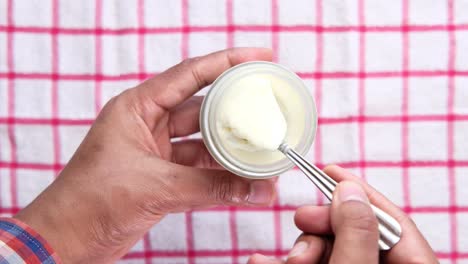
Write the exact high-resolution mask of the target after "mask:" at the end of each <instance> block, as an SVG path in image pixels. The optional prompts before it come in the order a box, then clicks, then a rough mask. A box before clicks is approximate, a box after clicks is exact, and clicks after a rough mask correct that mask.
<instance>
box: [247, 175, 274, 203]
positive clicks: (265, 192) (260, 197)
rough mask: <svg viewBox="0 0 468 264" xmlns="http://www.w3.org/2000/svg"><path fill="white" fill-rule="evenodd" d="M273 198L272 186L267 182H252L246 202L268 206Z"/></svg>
mask: <svg viewBox="0 0 468 264" xmlns="http://www.w3.org/2000/svg"><path fill="white" fill-rule="evenodd" d="M272 196H273V188H272V184H271V183H270V182H268V181H253V182H252V183H251V184H250V193H249V198H248V199H247V201H248V202H249V203H252V204H268V203H270V202H271V199H272Z"/></svg>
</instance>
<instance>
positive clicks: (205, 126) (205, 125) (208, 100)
mask: <svg viewBox="0 0 468 264" xmlns="http://www.w3.org/2000/svg"><path fill="white" fill-rule="evenodd" d="M253 65H255V66H258V65H261V66H267V67H270V68H273V69H276V70H278V69H279V70H281V71H283V72H285V73H287V74H288V75H290V77H291V78H292V79H296V80H298V81H299V82H300V83H301V84H302V85H301V87H297V88H296V89H302V90H304V91H305V93H304V94H305V95H306V97H307V98H305V101H309V103H310V104H311V105H310V106H311V107H312V109H309V110H310V112H311V114H312V117H313V118H312V120H311V126H312V129H310V131H309V132H308V133H306V135H307V138H306V140H305V142H304V144H305V145H304V146H302V147H303V149H301V150H300V153H301V154H306V153H307V152H308V151H309V150H310V147H311V146H312V142H313V140H314V138H315V133H316V130H317V123H318V122H317V110H316V104H315V101H314V99H313V97H312V95H311V94H310V92H309V90H308V89H306V88H307V87H306V86H305V84H304V82H303V80H302V79H301V78H300V77H299V76H297V74H295V73H294V72H293V71H292V70H290V69H288V68H287V67H285V66H283V65H280V64H277V63H272V62H267V61H250V62H245V63H241V64H238V65H236V66H234V67H231V68H230V69H228V70H226V71H225V72H223V73H222V74H221V75H220V76H218V78H216V80H215V81H214V82H213V84H212V85H211V89H210V90H209V91H208V92H207V94H206V96H205V98H204V100H203V103H202V106H201V110H200V121H199V122H200V131H201V134H202V137H203V141H204V143H205V145H206V147H207V149H208V151H209V152H210V154H211V155H212V156H213V158H214V159H215V160H216V161H217V162H218V163H219V164H220V165H222V166H223V167H224V168H226V169H227V170H229V171H231V172H232V173H234V174H237V175H240V176H243V177H247V178H254V179H262V178H270V177H273V176H275V175H279V174H281V173H284V172H286V171H288V170H290V169H291V168H292V167H294V164H293V163H292V162H289V161H288V162H287V163H285V165H283V166H281V167H279V168H276V169H273V170H267V171H262V172H259V171H250V170H246V169H244V168H242V167H239V166H238V165H236V163H239V162H237V161H235V162H234V161H231V160H229V159H228V158H226V157H225V156H224V155H223V153H222V152H221V151H220V150H219V149H218V146H217V145H216V143H215V142H214V140H213V134H212V131H211V129H210V125H209V122H208V118H209V113H210V109H211V107H212V104H213V100H214V99H213V98H215V95H216V93H217V92H218V91H219V87H222V86H220V85H219V83H220V82H221V81H222V80H224V79H225V78H226V77H227V76H228V75H229V74H231V73H232V72H233V71H236V70H238V69H239V68H245V67H248V66H253ZM304 88H305V89H304ZM306 129H307V128H306Z"/></svg>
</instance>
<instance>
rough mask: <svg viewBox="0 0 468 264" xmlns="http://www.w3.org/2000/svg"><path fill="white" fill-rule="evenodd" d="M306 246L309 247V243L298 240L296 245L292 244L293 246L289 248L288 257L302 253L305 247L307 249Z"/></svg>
mask: <svg viewBox="0 0 468 264" xmlns="http://www.w3.org/2000/svg"><path fill="white" fill-rule="evenodd" d="M308 247H309V244H307V243H306V242H304V241H299V242H298V243H297V244H296V245H294V247H293V248H292V249H291V252H289V255H288V258H292V257H295V256H299V255H301V254H302V253H304V251H306V249H307V248H308Z"/></svg>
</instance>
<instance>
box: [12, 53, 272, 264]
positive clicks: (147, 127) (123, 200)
mask: <svg viewBox="0 0 468 264" xmlns="http://www.w3.org/2000/svg"><path fill="white" fill-rule="evenodd" d="M251 60H271V50H269V49H260V48H239V49H230V50H225V51H221V52H216V53H213V54H210V55H207V56H204V57H198V58H194V59H188V60H186V61H184V62H182V63H180V64H178V65H176V66H174V67H172V68H170V69H169V70H167V71H165V72H163V73H161V74H159V75H157V76H155V77H154V78H152V79H150V80H148V81H146V82H144V83H142V84H140V85H138V86H137V87H135V88H132V89H129V90H127V91H125V92H124V93H122V94H120V95H119V96H117V97H114V98H113V99H112V100H111V101H110V102H109V103H107V104H106V106H105V107H104V109H103V110H102V111H101V113H100V114H99V116H98V118H97V119H96V121H95V123H94V124H93V126H92V127H91V129H90V131H89V133H88V135H87V136H86V138H85V139H84V141H83V142H82V144H81V145H80V147H79V149H78V150H77V151H76V153H75V154H74V156H73V158H72V159H71V161H70V162H69V163H68V165H67V166H66V167H65V169H64V170H63V171H62V172H61V174H60V176H59V177H58V179H57V180H56V181H55V182H53V183H52V185H51V186H49V187H48V188H47V189H46V190H45V191H44V192H43V193H42V194H41V195H40V196H39V197H38V198H37V199H36V200H34V202H32V203H31V204H30V205H29V206H28V207H27V208H25V209H23V210H21V211H20V212H19V213H18V214H17V215H16V216H15V217H16V218H17V219H19V220H21V221H23V222H25V223H26V224H29V225H30V226H31V227H33V228H34V229H35V230H36V231H38V232H39V233H40V234H41V235H42V236H43V237H44V238H45V239H46V240H47V241H48V242H49V243H50V244H51V245H52V247H53V248H54V249H55V250H56V251H57V253H58V254H59V256H60V257H61V259H62V260H63V262H65V263H109V262H113V261H115V260H117V259H118V258H120V257H121V256H123V255H124V254H125V253H126V252H127V251H128V250H129V249H130V248H131V247H132V246H133V245H134V243H136V241H137V240H138V239H140V238H141V237H142V236H143V235H144V233H145V232H147V231H148V230H149V229H150V228H151V226H153V225H154V224H155V223H157V222H158V221H159V220H160V219H161V218H162V217H164V216H165V215H166V214H168V213H173V212H182V211H186V210H190V209H194V208H204V207H210V206H215V205H220V204H227V205H238V206H246V205H247V206H254V205H267V204H269V203H270V202H271V201H272V200H273V198H274V195H275V189H274V181H273V180H255V181H252V180H247V179H244V178H241V177H238V176H236V175H234V174H232V173H229V172H227V171H225V170H222V169H221V167H220V166H219V165H217V164H216V162H215V161H214V160H213V159H212V157H211V156H210V155H209V153H208V152H207V150H206V148H205V147H204V145H203V143H202V142H201V141H200V140H183V141H180V142H177V143H172V142H171V139H172V138H176V137H184V136H187V135H190V134H193V133H195V132H197V131H199V124H198V119H199V118H198V116H199V110H200V105H201V99H202V98H199V97H192V95H193V94H194V93H196V92H197V91H198V90H199V89H201V88H203V87H204V86H206V85H208V84H210V83H211V82H212V81H213V80H214V79H215V78H216V77H218V75H220V74H221V73H222V72H223V71H225V70H227V69H228V68H230V67H232V66H234V65H236V64H239V63H242V62H246V61H251ZM180 228H184V227H180Z"/></svg>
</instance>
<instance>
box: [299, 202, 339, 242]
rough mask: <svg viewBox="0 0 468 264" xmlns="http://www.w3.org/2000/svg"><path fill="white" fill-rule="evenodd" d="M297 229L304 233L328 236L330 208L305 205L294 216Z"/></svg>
mask: <svg viewBox="0 0 468 264" xmlns="http://www.w3.org/2000/svg"><path fill="white" fill-rule="evenodd" d="M294 222H295V223H296V226H297V228H299V229H300V230H302V231H303V232H304V233H311V234H317V235H328V234H331V233H332V229H331V225H330V206H327V205H322V206H316V205H306V206H302V207H299V208H298V209H297V210H296V214H295V215H294Z"/></svg>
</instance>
